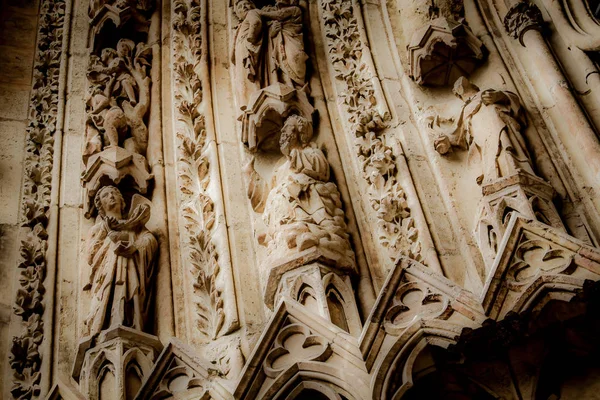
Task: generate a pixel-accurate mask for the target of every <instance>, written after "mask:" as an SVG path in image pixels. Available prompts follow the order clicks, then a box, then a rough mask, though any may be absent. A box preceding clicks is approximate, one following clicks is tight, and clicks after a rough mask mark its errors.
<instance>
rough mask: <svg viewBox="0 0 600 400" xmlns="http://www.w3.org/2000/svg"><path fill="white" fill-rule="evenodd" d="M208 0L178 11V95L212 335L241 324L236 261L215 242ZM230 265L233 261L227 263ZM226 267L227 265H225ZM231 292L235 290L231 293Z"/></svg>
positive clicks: (182, 186) (190, 222)
mask: <svg viewBox="0 0 600 400" xmlns="http://www.w3.org/2000/svg"><path fill="white" fill-rule="evenodd" d="M205 6H206V2H205V1H203V0H176V1H174V3H173V14H172V51H173V53H172V57H173V58H172V60H173V68H172V71H173V83H174V88H173V96H174V113H175V117H176V120H177V122H175V128H174V129H175V133H176V145H177V152H178V154H177V159H178V163H177V184H178V188H179V189H178V198H179V211H180V216H181V219H182V226H183V229H182V232H181V241H182V243H183V252H182V257H183V260H184V263H183V264H184V265H189V266H190V272H191V274H192V276H193V277H194V284H193V292H194V295H195V297H196V298H195V300H194V303H195V306H196V310H195V311H196V312H195V315H196V317H197V318H196V321H197V322H196V326H197V328H198V331H199V332H200V333H201V334H202V336H204V337H205V339H206V340H212V339H216V338H217V337H220V336H222V335H225V334H227V333H228V332H231V331H232V330H234V329H236V328H237V325H238V318H237V309H236V305H235V299H234V297H233V280H232V279H233V278H232V276H231V271H230V270H231V265H229V262H228V261H227V260H225V259H224V258H219V247H218V246H217V244H216V243H215V242H214V241H213V237H214V235H215V231H216V230H217V229H218V223H216V222H217V220H218V219H219V215H218V211H217V207H216V206H215V199H214V195H213V194H212V193H214V190H211V186H213V185H216V184H217V182H211V178H212V177H213V176H214V172H213V170H214V167H213V166H212V165H211V162H216V161H214V160H216V157H211V156H210V152H211V151H214V150H215V147H216V146H214V147H211V144H214V141H213V140H211V138H210V137H209V135H208V132H207V129H206V122H205V116H204V114H203V108H204V103H203V82H202V79H203V78H202V69H203V68H206V67H207V66H206V65H205V64H206V63H207V61H206V55H205V49H203V44H204V42H205V40H206V38H205V35H204V29H205V28H204V27H203V23H204V18H205V14H204V13H203V10H202V9H203V7H205ZM224 264H228V265H224ZM224 269H226V270H224ZM225 293H229V294H228V295H226V294H225Z"/></svg>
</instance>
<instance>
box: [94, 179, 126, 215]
mask: <svg viewBox="0 0 600 400" xmlns="http://www.w3.org/2000/svg"><path fill="white" fill-rule="evenodd" d="M94 206H96V209H97V210H98V214H100V216H101V217H104V216H106V215H107V214H112V215H117V216H119V217H122V216H123V213H124V212H125V199H123V195H121V192H120V191H119V189H117V188H116V187H115V186H104V187H103V188H102V189H100V190H98V193H96V196H95V197H94Z"/></svg>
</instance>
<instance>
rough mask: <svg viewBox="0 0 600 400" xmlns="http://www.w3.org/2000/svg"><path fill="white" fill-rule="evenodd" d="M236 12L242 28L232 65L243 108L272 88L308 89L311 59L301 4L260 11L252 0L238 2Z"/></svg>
mask: <svg viewBox="0 0 600 400" xmlns="http://www.w3.org/2000/svg"><path fill="white" fill-rule="evenodd" d="M234 10H235V13H236V16H237V18H238V19H239V20H240V24H239V25H238V28H237V31H236V33H235V38H234V48H233V52H232V57H231V61H232V62H233V64H235V78H236V87H237V100H238V104H239V105H240V108H241V109H242V110H244V109H245V108H246V105H247V104H248V100H249V96H250V95H251V94H252V93H254V92H256V91H257V90H260V89H263V88H265V87H267V86H270V85H272V84H275V83H282V84H284V85H286V86H289V87H291V88H301V87H302V86H304V85H305V83H306V60H307V59H308V56H307V55H306V53H305V52H304V37H303V34H302V30H303V26H302V10H301V8H300V7H298V0H276V1H275V5H274V6H265V7H263V8H260V9H257V8H256V7H255V5H254V3H253V2H252V1H250V0H237V1H236V2H235V4H234Z"/></svg>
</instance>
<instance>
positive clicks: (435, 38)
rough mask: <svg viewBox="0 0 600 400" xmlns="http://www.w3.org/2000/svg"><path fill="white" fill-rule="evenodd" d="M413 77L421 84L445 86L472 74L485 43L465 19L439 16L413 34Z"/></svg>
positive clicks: (410, 49)
mask: <svg viewBox="0 0 600 400" xmlns="http://www.w3.org/2000/svg"><path fill="white" fill-rule="evenodd" d="M408 54H409V61H410V76H411V78H413V79H414V80H415V81H416V82H417V83H418V84H419V85H429V86H446V85H448V84H451V83H452V82H455V81H456V80H457V79H458V78H459V77H461V76H463V75H465V76H469V75H470V74H471V73H472V72H473V71H474V70H475V68H477V67H478V65H479V64H480V63H481V62H482V61H483V59H484V57H485V47H484V46H483V43H482V42H481V41H480V40H479V39H478V38H477V37H476V36H475V35H474V34H473V32H471V29H470V28H469V27H468V26H467V25H466V24H465V23H464V22H463V23H459V22H456V21H454V20H452V19H449V18H445V17H440V18H436V19H434V20H432V21H430V22H429V23H428V24H427V25H426V26H424V27H422V28H421V29H419V30H418V31H417V32H415V33H414V34H413V37H412V39H411V42H410V45H409V46H408Z"/></svg>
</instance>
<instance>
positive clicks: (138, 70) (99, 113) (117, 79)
mask: <svg viewBox="0 0 600 400" xmlns="http://www.w3.org/2000/svg"><path fill="white" fill-rule="evenodd" d="M151 57H152V50H151V48H150V47H148V46H146V45H145V44H144V43H137V44H136V43H135V42H134V41H133V40H129V39H121V40H119V42H118V43H117V46H116V49H112V48H104V49H102V53H101V55H100V56H96V55H92V56H91V61H90V67H89V71H88V74H87V76H88V80H89V82H90V83H91V88H90V93H89V97H88V99H87V107H88V120H87V125H86V147H85V149H84V153H83V160H84V162H87V159H88V158H89V157H90V156H91V155H93V154H96V153H98V152H100V151H102V150H103V149H106V148H107V147H118V146H121V147H123V148H125V149H127V150H128V151H130V152H131V153H136V154H141V155H143V156H145V155H146V148H147V146H148V127H147V126H146V123H145V121H144V118H145V117H146V115H147V113H148V109H149V107H150V83H151V80H150V77H149V76H148V69H149V67H150V62H151Z"/></svg>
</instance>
